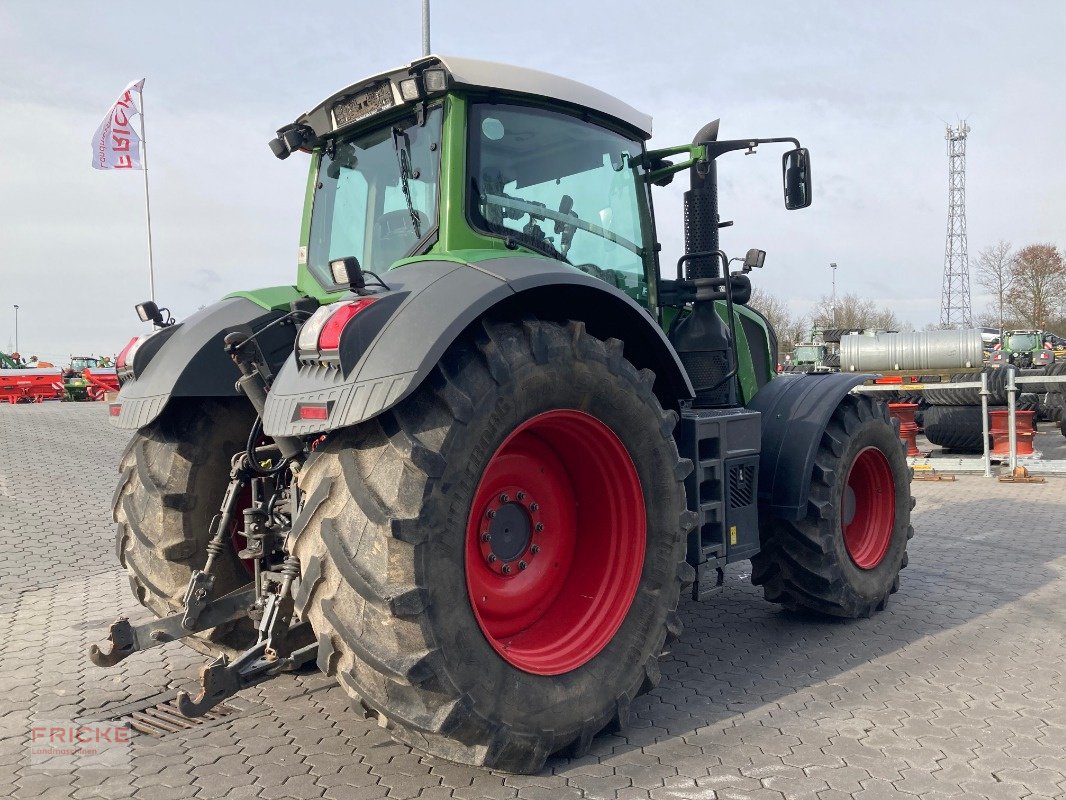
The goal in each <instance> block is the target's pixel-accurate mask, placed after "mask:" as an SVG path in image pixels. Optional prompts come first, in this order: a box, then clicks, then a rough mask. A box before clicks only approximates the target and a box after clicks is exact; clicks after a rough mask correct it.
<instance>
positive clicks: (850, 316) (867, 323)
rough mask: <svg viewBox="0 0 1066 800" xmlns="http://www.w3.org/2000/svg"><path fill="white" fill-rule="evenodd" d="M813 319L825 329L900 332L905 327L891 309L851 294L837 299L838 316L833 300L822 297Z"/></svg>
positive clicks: (826, 296) (827, 296) (825, 296)
mask: <svg viewBox="0 0 1066 800" xmlns="http://www.w3.org/2000/svg"><path fill="white" fill-rule="evenodd" d="M834 318H835V320H836V322H835V323H834ZM813 319H814V322H815V324H816V325H820V326H821V327H823V328H881V329H883V330H889V331H898V330H901V329H902V328H903V327H904V324H903V323H901V322H900V320H899V318H898V317H897V316H896V315H895V314H894V313H893V312H892V311H891V309H888V308H881V307H879V306H878V305H877V303H876V302H874V301H873V300H869V299H866V298H862V297H859V296H858V295H857V294H850V293H849V294H845V295H843V296H841V297H837V301H836V314H834V313H833V298H832V297H830V296H829V295H822V297H821V299H820V300H819V301H818V304H817V305H816V306H815V308H814V314H813Z"/></svg>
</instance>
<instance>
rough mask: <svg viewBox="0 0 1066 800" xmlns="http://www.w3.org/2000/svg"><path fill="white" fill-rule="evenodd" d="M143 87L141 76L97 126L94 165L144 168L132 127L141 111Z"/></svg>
mask: <svg viewBox="0 0 1066 800" xmlns="http://www.w3.org/2000/svg"><path fill="white" fill-rule="evenodd" d="M143 88H144V78H141V79H140V80H139V81H134V82H133V83H131V84H130V85H129V86H127V87H126V89H125V90H124V91H123V92H122V95H121V96H120V97H119V99H118V100H116V101H115V103H114V105H112V106H111V110H110V111H108V112H107V116H106V117H104V121H103V122H101V123H100V127H99V128H97V129H96V135H95V136H93V169H144V167H143V166H142V165H141V137H140V136H138V135H137V131H136V130H135V129H134V127H133V118H134V117H135V116H137V115H138V114H140V113H141V112H140V101H141V90H142V89H143ZM134 95H136V100H137V102H136V103H134Z"/></svg>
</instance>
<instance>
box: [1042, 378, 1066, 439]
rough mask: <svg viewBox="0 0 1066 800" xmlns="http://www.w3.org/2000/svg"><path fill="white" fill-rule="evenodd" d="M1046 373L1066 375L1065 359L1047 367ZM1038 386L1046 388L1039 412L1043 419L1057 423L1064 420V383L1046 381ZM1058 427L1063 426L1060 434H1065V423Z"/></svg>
mask: <svg viewBox="0 0 1066 800" xmlns="http://www.w3.org/2000/svg"><path fill="white" fill-rule="evenodd" d="M1047 374H1048V376H1051V375H1066V361H1060V362H1058V363H1056V364H1052V365H1051V366H1050V367H1048V368H1047ZM1040 388H1042V389H1045V390H1046V394H1045V395H1044V398H1043V400H1044V402H1043V409H1042V414H1041V416H1042V417H1043V419H1047V420H1051V421H1052V422H1059V423H1063V422H1066V420H1064V415H1063V407H1064V406H1066V402H1064V401H1066V383H1047V384H1045V385H1044V386H1042V387H1040ZM1060 427H1061V428H1063V430H1062V435H1063V436H1066V425H1062V426H1060Z"/></svg>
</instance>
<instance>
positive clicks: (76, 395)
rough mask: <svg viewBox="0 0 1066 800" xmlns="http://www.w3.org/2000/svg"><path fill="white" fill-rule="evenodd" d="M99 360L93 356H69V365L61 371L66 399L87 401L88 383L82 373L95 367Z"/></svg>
mask: <svg viewBox="0 0 1066 800" xmlns="http://www.w3.org/2000/svg"><path fill="white" fill-rule="evenodd" d="M98 363H99V359H98V358H96V357H95V356H71V357H70V364H69V365H67V366H66V367H65V368H64V369H63V389H64V391H65V392H66V399H67V400H70V401H81V400H88V399H89V381H88V380H87V379H86V377H85V375H84V372H85V370H86V369H91V368H93V367H96V366H97V364H98Z"/></svg>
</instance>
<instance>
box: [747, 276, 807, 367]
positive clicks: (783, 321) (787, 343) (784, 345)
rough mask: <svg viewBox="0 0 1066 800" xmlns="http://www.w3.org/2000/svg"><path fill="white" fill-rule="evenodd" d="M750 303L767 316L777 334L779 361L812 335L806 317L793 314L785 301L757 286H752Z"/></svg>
mask: <svg viewBox="0 0 1066 800" xmlns="http://www.w3.org/2000/svg"><path fill="white" fill-rule="evenodd" d="M748 305H749V306H751V307H752V308H754V309H755V310H756V311H758V312H759V313H761V314H762V315H763V316H764V317H766V319H767V320H768V321H769V323H770V327H772V328H773V329H774V333H776V334H777V347H778V351H779V352H778V353H777V360H778V361H781V357H782V355H783V354H784V353H791V352H792V350H793V349H795V347H796V345H797V344H799V343H800V342H803V341H806V340H807V338H808V337H809V336H810V327H809V325H808V322H807V318H806V317H804V316H803V315H802V314H801V315H795V314H793V313H792V311H791V310H790V309H789V307H788V305H787V304H786V303H785V302H784V301H782V300H780V299H778V298H776V297H774V296H773V295H772V294H770V293H769V292H766V291H764V290H763V289H760V288H759V287H757V286H753V287H752V288H751V300H749V301H748Z"/></svg>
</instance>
